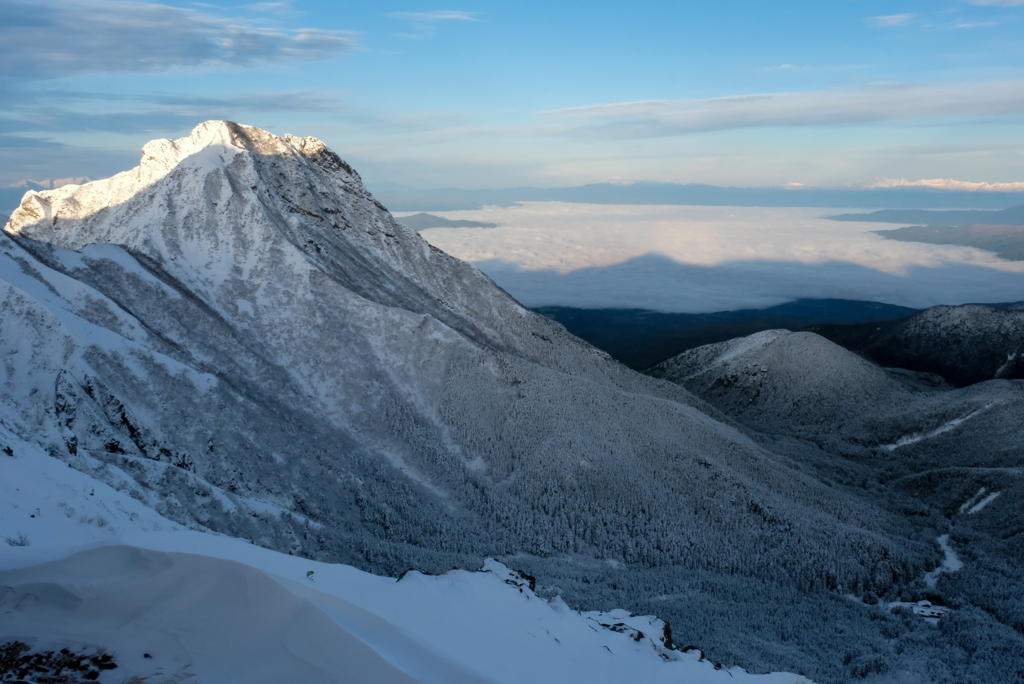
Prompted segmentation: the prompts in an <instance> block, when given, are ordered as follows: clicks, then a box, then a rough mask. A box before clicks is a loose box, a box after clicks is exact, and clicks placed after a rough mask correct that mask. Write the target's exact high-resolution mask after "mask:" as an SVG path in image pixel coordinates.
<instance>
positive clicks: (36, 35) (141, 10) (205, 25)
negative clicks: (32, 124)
mask: <svg viewBox="0 0 1024 684" xmlns="http://www.w3.org/2000/svg"><path fill="white" fill-rule="evenodd" d="M2 11H3V17H2V19H3V20H2V21H0V62H2V63H3V65H4V72H5V76H6V77H7V78H11V79H21V80H31V79H47V78H58V77H61V76H70V75H76V74H86V73H115V72H139V71H157V70H162V69H168V68H173V67H196V66H251V65H257V64H271V63H275V62H281V61H311V60H319V59H327V58H330V57H335V56H337V55H339V54H342V53H346V52H352V51H355V50H358V49H359V45H358V42H357V34H355V33H353V32H351V31H333V30H324V29H316V28H303V29H297V30H292V31H289V30H279V29H273V28H268V27H266V26H262V25H256V24H253V23H250V22H246V21H244V20H241V19H228V18H223V17H218V16H214V15H212V14H207V13H204V12H201V11H198V10H194V9H183V8H179V7H170V6H167V5H160V4H156V3H147V2H115V1H113V0H66V1H64V2H60V3H52V4H50V5H48V6H47V7H46V9H45V11H43V10H41V9H40V7H39V5H38V3H30V2H24V1H20V2H19V1H14V2H9V1H8V2H5V3H4V7H3V10H2Z"/></svg>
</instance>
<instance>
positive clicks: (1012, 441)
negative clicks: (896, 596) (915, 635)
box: [650, 307, 1024, 682]
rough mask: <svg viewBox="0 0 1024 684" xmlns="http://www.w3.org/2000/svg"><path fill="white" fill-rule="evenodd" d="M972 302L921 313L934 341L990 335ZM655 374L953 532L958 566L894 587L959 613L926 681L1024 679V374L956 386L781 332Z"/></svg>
mask: <svg viewBox="0 0 1024 684" xmlns="http://www.w3.org/2000/svg"><path fill="white" fill-rule="evenodd" d="M979 310H981V314H983V315H982V316H981V317H980V320H981V321H983V322H988V321H989V320H990V319H989V318H987V317H986V316H987V315H990V314H991V312H992V311H993V310H992V309H989V308H987V307H956V308H950V307H941V308H938V309H931V310H929V311H927V312H925V314H927V315H925V314H922V315H921V318H922V319H923V322H927V323H928V324H929V325H930V326H932V327H931V328H930V331H931V334H932V335H934V336H935V337H937V338H938V339H947V340H957V339H960V340H961V341H963V340H964V339H968V340H969V339H979V338H982V339H984V338H985V337H986V336H985V335H984V334H983V331H984V328H983V329H982V330H981V331H979V330H973V331H972V330H971V329H970V327H969V325H968V324H969V323H970V322H971V321H972V320H979V318H975V317H974V314H977V313H978V311H979ZM915 318H919V317H918V316H914V317H913V318H911V319H909V320H910V321H913V320H914V319H915ZM1004 320H1005V319H1004ZM923 322H921V328H924V325H923ZM908 327H909V326H908ZM921 328H919V329H921ZM994 337H995V336H994ZM997 339H998V338H997ZM982 349H984V348H982ZM650 372H651V373H652V374H654V375H657V376H659V377H662V378H665V379H668V380H671V381H673V382H675V383H677V384H680V385H681V386H683V387H686V388H687V389H689V390H691V391H693V392H694V393H696V394H697V395H698V396H701V397H703V398H705V399H707V400H708V401H709V402H711V403H712V404H714V405H715V406H716V407H718V408H719V409H721V410H722V411H724V412H725V413H727V414H729V415H731V416H733V417H735V418H736V419H737V420H739V421H741V422H743V423H745V424H747V425H749V426H751V427H752V428H754V429H755V430H757V437H756V438H757V439H758V441H759V442H761V443H762V444H764V445H765V446H767V447H768V448H771V449H774V450H776V451H784V452H785V453H788V454H790V455H791V457H793V458H794V459H797V460H799V461H800V462H802V463H804V464H805V465H806V466H807V467H808V468H810V469H811V470H812V471H813V472H816V473H818V474H819V476H820V477H822V478H834V479H835V481H837V482H845V483H846V484H850V485H854V486H859V487H861V488H862V489H863V490H864V491H865V492H866V493H869V495H870V496H871V497H873V498H875V499H876V500H888V501H890V502H891V507H892V508H894V509H898V510H902V511H903V512H904V513H905V514H906V515H907V516H908V518H911V519H916V520H919V521H921V524H922V525H923V526H926V527H931V528H932V529H933V534H935V535H940V534H946V535H948V536H947V537H946V538H945V539H946V542H945V543H946V544H947V545H948V548H950V549H951V550H952V553H954V554H957V555H959V562H960V563H962V566H961V565H959V564H956V563H954V564H952V565H950V564H948V563H947V565H945V566H943V567H945V568H947V572H944V573H943V572H941V571H940V572H933V573H931V574H930V575H926V576H924V577H922V578H921V580H920V581H919V583H918V584H917V591H916V592H915V591H914V585H910V586H909V587H908V588H907V589H905V590H904V591H903V592H902V595H901V598H902V599H903V600H910V601H916V600H920V599H927V600H929V602H934V603H935V604H936V605H940V606H943V607H944V608H943V610H945V606H951V607H953V608H954V609H955V610H954V611H952V612H950V613H948V615H946V616H945V617H943V619H942V620H941V621H940V622H939V626H940V628H941V630H940V633H941V635H942V636H941V638H939V637H935V638H936V639H937V641H936V645H935V646H934V648H935V649H936V651H937V652H938V653H939V655H938V656H936V657H938V658H939V659H940V660H942V661H943V662H944V663H945V668H947V669H945V670H944V672H943V673H942V674H939V673H935V672H933V673H932V674H930V675H929V676H928V677H926V678H925V681H992V682H1001V681H1024V598H1022V596H1021V592H1020V587H1021V586H1022V585H1024V512H1022V511H1021V508H1020V501H1021V500H1022V498H1024V432H1022V431H1021V429H1020V426H1021V424H1024V381H1022V380H1005V379H994V380H987V381H984V382H978V383H976V384H973V385H971V386H969V387H964V388H959V389H957V388H953V387H952V386H950V385H948V384H947V383H945V381H943V380H942V379H941V378H939V377H937V376H935V375H930V374H926V373H918V372H913V371H907V370H903V369H884V368H881V367H879V366H877V365H875V364H873V363H871V362H869V361H867V360H865V359H863V358H861V357H859V356H857V355H855V354H853V353H852V352H849V351H847V350H845V349H843V348H842V347H839V346H837V345H835V344H833V343H831V342H829V341H828V340H826V339H824V338H822V337H819V336H818V335H815V334H813V333H809V332H800V333H791V332H788V331H784V330H774V331H766V332H763V333H758V334H756V335H751V336H750V337H746V338H741V339H737V340H731V341H729V342H725V343H721V344H714V345H708V346H706V347H700V348H698V349H693V350H690V351H689V352H686V353H684V354H681V355H680V356H678V357H676V358H674V359H671V360H669V361H666V362H664V363H662V364H660V365H659V366H656V367H655V368H653V369H652V370H651V371H650ZM837 456H841V457H842V458H837ZM947 558H949V555H948V553H947ZM954 558H956V556H955V555H954ZM949 569H956V572H949V571H948V570H949ZM943 649H947V650H946V651H944V650H943Z"/></svg>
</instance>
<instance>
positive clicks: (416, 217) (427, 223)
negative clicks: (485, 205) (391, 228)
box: [396, 212, 498, 233]
mask: <svg viewBox="0 0 1024 684" xmlns="http://www.w3.org/2000/svg"><path fill="white" fill-rule="evenodd" d="M396 220H397V221H398V222H399V223H401V224H402V225H404V226H408V227H409V228H412V229H413V230H415V231H416V232H417V233H418V232H420V231H421V230H427V229H428V228H497V227H498V224H497V223H484V222H482V221H463V220H460V219H447V218H444V217H443V216H434V215H433V214H424V213H422V212H420V213H419V214H413V215H412V216H400V217H399V218H397V219H396Z"/></svg>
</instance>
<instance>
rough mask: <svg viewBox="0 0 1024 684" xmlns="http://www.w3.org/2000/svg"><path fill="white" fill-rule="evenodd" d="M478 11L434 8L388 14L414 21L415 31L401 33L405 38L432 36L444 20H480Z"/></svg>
mask: <svg viewBox="0 0 1024 684" xmlns="http://www.w3.org/2000/svg"><path fill="white" fill-rule="evenodd" d="M478 14H479V13H478V12H463V11H461V10H434V11H430V12H390V13H388V14H387V15H386V16H387V17H389V18H391V19H398V20H400V21H408V22H411V23H412V26H413V28H414V30H415V31H416V32H415V33H401V34H399V35H400V36H402V37H403V38H413V39H421V38H430V37H431V36H433V35H434V34H435V33H437V24H438V22H442V21H480V20H479V19H478V18H477V15H478Z"/></svg>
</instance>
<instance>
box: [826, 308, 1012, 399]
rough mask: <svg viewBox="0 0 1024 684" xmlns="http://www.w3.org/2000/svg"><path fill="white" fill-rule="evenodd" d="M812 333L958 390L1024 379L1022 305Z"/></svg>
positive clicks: (933, 311)
mask: <svg viewBox="0 0 1024 684" xmlns="http://www.w3.org/2000/svg"><path fill="white" fill-rule="evenodd" d="M811 329H812V330H814V331H815V332H817V333H819V334H821V335H824V336H825V337H828V338H829V339H831V340H833V341H834V342H836V343H837V344H841V345H843V346H844V347H846V348H847V349H850V350H852V351H855V352H857V353H858V354H861V355H862V356H864V357H866V358H868V359H871V360H872V361H875V362H877V363H879V364H881V365H883V366H893V367H897V368H907V369H911V370H915V371H923V372H928V373H936V374H938V375H941V376H942V377H944V378H946V379H947V380H948V381H950V382H952V383H953V384H955V385H959V386H965V385H970V384H973V383H976V382H984V381H985V380H993V379H1006V380H1012V379H1022V378H1024V303H1018V304H1016V305H1013V306H1010V307H1006V308H994V307H991V306H982V305H978V304H966V305H962V306H933V307H931V308H930V309H925V310H924V311H921V312H920V313H916V314H914V315H913V316H908V317H907V318H904V319H900V320H896V321H881V322H877V323H860V324H854V325H822V326H811Z"/></svg>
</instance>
